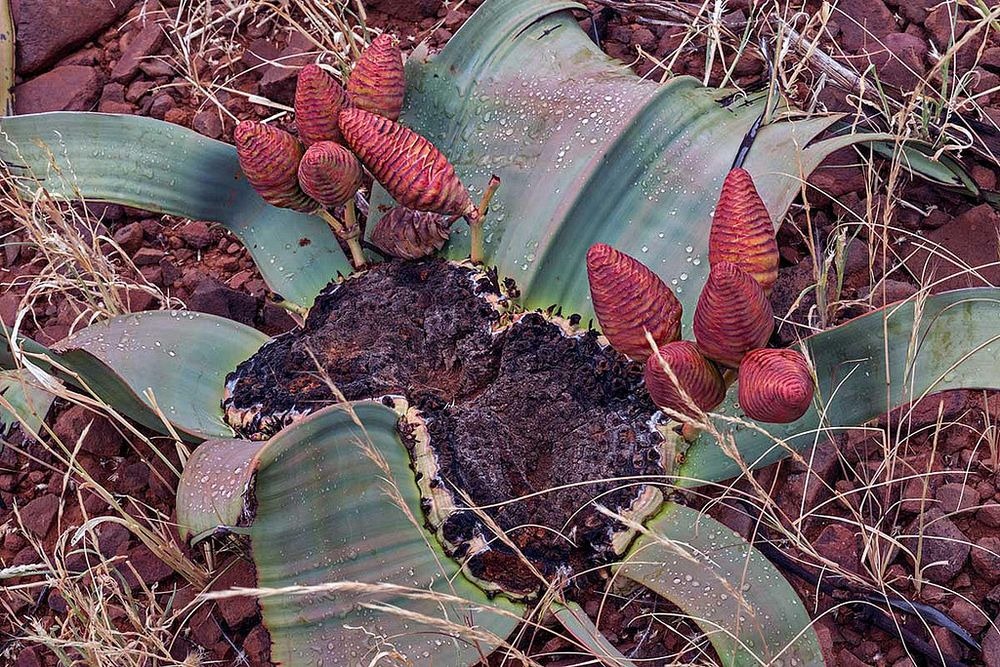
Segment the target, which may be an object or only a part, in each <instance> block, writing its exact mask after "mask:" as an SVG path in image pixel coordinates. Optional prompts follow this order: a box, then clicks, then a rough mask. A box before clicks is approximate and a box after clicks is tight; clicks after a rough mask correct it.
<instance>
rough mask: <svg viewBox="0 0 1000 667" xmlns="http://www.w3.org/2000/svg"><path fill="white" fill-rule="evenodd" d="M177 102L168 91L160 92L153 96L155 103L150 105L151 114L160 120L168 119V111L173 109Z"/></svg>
mask: <svg viewBox="0 0 1000 667" xmlns="http://www.w3.org/2000/svg"><path fill="white" fill-rule="evenodd" d="M176 106H177V102H176V101H175V100H174V98H173V97H171V96H170V95H168V94H167V93H160V94H159V95H157V96H156V97H154V98H153V103H152V105H150V107H149V115H150V116H152V117H153V118H157V119H159V120H166V117H167V113H168V112H169V111H173V110H174V107H176Z"/></svg>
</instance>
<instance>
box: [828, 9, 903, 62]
mask: <svg viewBox="0 0 1000 667" xmlns="http://www.w3.org/2000/svg"><path fill="white" fill-rule="evenodd" d="M834 19H835V20H836V22H837V25H839V26H840V40H839V41H840V43H841V46H842V47H843V49H844V51H846V52H848V53H857V52H859V51H861V50H862V49H864V48H865V47H866V46H870V45H873V44H878V42H879V40H881V39H883V38H884V37H885V36H886V35H888V34H890V33H893V32H895V31H896V20H895V19H894V18H893V17H892V12H890V11H889V8H888V7H886V6H885V3H883V2H882V0H840V2H838V3H837V12H836V14H835V15H834Z"/></svg>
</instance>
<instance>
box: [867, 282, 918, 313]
mask: <svg viewBox="0 0 1000 667" xmlns="http://www.w3.org/2000/svg"><path fill="white" fill-rule="evenodd" d="M916 293H917V288H916V286H915V285H911V284H910V283H905V282H903V281H901V280H892V279H891V278H886V279H885V280H882V281H879V283H878V284H877V285H875V287H874V289H872V288H862V289H861V290H860V291H859V292H858V298H861V299H867V298H868V297H869V296H870V297H871V304H872V306H874V307H875V308H881V307H882V306H885V305H888V304H890V303H896V302H897V301H902V300H904V299H909V298H910V297H911V296H913V295H914V294H916Z"/></svg>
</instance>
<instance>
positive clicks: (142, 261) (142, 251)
mask: <svg viewBox="0 0 1000 667" xmlns="http://www.w3.org/2000/svg"><path fill="white" fill-rule="evenodd" d="M163 257H164V252H163V251H162V250H157V249H156V248H139V250H137V251H136V253H135V255H133V256H132V261H133V262H135V265H136V266H151V265H153V264H159V263H160V260H161V259H163Z"/></svg>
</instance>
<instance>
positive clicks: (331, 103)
mask: <svg viewBox="0 0 1000 667" xmlns="http://www.w3.org/2000/svg"><path fill="white" fill-rule="evenodd" d="M346 106H347V93H346V92H345V91H344V88H343V86H341V85H340V84H339V83H337V80H336V79H334V78H333V77H332V76H330V75H329V74H328V73H327V72H326V71H325V70H323V68H322V67H320V66H319V65H306V66H305V67H303V68H302V71H301V72H299V78H298V81H297V83H296V85H295V127H296V128H297V129H298V132H299V139H301V140H302V143H304V144H305V145H306V146H311V145H313V144H315V143H318V142H320V141H335V142H337V143H343V140H344V138H343V137H342V136H341V135H340V125H339V124H338V122H337V116H338V115H339V114H340V110H341V109H343V108H344V107H346Z"/></svg>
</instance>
